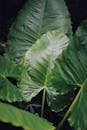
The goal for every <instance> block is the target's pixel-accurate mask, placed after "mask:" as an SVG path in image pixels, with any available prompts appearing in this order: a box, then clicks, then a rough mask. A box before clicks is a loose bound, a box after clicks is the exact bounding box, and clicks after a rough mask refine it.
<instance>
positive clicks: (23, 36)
mask: <svg viewBox="0 0 87 130" xmlns="http://www.w3.org/2000/svg"><path fill="white" fill-rule="evenodd" d="M70 24H71V23H70V19H69V13H68V10H67V7H66V5H65V3H64V0H33V1H32V0H28V1H27V3H26V4H25V6H24V8H23V9H22V10H21V11H20V13H19V16H18V17H17V18H16V20H15V22H14V24H13V26H12V27H11V30H10V33H9V36H8V42H7V53H8V54H9V55H10V56H11V58H13V59H15V60H17V61H19V60H20V59H21V58H23V56H25V53H26V52H27V51H28V49H29V47H30V46H32V45H33V44H34V43H35V42H36V40H38V39H39V38H40V37H41V35H42V34H43V33H46V32H48V31H50V30H54V29H59V30H62V31H63V32H64V33H66V34H71V25H70Z"/></svg>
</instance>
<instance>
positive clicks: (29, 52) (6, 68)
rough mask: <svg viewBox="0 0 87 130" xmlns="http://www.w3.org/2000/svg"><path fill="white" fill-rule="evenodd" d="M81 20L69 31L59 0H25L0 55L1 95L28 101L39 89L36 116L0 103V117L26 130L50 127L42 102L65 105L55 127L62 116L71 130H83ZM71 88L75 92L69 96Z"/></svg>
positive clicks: (86, 125) (57, 107)
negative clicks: (73, 29)
mask: <svg viewBox="0 0 87 130" xmlns="http://www.w3.org/2000/svg"><path fill="white" fill-rule="evenodd" d="M86 23H87V21H84V22H83V23H82V24H81V25H80V27H78V29H77V31H76V33H75V34H74V35H72V30H71V22H70V18H69V13H68V10H67V8H66V5H65V3H64V1H63V0H40V1H38V0H28V1H27V2H26V4H25V6H24V8H23V9H22V10H21V11H20V13H19V15H18V17H17V18H16V20H15V22H14V23H13V25H12V27H11V29H10V33H9V35H8V41H7V48H6V53H5V54H4V56H3V57H2V56H1V57H0V99H1V100H2V101H7V102H11V103H12V102H15V101H25V102H30V101H31V100H32V98H34V97H35V96H36V95H38V93H39V92H41V91H42V105H41V115H40V116H41V118H40V117H38V115H33V114H30V113H29V112H26V111H23V110H20V109H18V108H15V107H13V106H11V105H7V104H5V103H0V120H1V121H4V122H10V123H12V124H13V125H16V126H21V127H23V128H24V129H26V130H30V129H31V130H39V129H41V130H51V129H52V130H54V129H55V127H54V126H53V125H52V124H51V123H49V122H48V121H46V120H44V119H43V114H44V105H45V101H47V104H48V106H49V107H50V108H51V110H52V111H55V112H61V111H63V110H64V108H65V107H67V106H69V107H68V109H67V112H66V114H64V118H63V119H62V121H61V122H60V123H58V126H57V127H56V129H57V130H60V129H61V127H62V126H63V124H64V122H65V120H67V119H68V121H69V123H70V125H71V126H72V127H73V128H74V130H83V129H84V130H86V129H87V120H86V119H87V117H86V108H87V105H86V104H87V103H86V102H87V101H86V94H87V93H86V91H87V90H86V89H87V79H86V77H87V70H86V67H87V62H86V59H87V54H86V52H87V45H86V41H87V39H86V35H87V31H86V28H87V26H86ZM11 78H13V79H15V80H16V82H17V83H16V84H15V83H14V82H12V81H11ZM75 89H79V91H78V92H77V95H76V96H75V97H73V91H74V90H75ZM72 98H73V99H72ZM7 107H8V108H7ZM4 111H5V112H4ZM13 114H14V117H13V116H11V115H13ZM16 118H18V121H16ZM36 120H37V123H36V124H35V122H36ZM34 124H35V125H36V127H35V126H34Z"/></svg>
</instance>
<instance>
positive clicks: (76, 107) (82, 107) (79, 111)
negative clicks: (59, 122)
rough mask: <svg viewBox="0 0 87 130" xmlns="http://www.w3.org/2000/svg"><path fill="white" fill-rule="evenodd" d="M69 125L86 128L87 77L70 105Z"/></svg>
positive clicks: (76, 129) (80, 129)
mask: <svg viewBox="0 0 87 130" xmlns="http://www.w3.org/2000/svg"><path fill="white" fill-rule="evenodd" d="M70 109H71V113H70V117H69V119H68V120H69V122H70V125H71V126H73V127H74V129H75V130H87V79H86V80H85V81H84V83H83V84H82V86H81V89H80V90H79V93H78V95H77V97H76V98H75V100H74V102H73V104H72V106H71V107H70Z"/></svg>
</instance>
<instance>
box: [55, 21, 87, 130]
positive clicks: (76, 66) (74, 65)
mask: <svg viewBox="0 0 87 130" xmlns="http://www.w3.org/2000/svg"><path fill="white" fill-rule="evenodd" d="M83 23H84V24H83ZM83 23H82V24H81V26H80V27H79V28H78V30H77V32H76V34H75V37H74V39H73V43H72V44H69V45H70V46H69V47H68V49H67V50H66V51H65V52H63V54H62V57H60V58H59V59H57V60H56V62H55V67H54V69H55V71H56V70H57V73H56V75H59V76H58V77H57V83H58V82H59V81H60V85H62V86H64V84H66V86H69V87H70V88H72V86H73V87H74V89H75V88H79V91H78V93H77V95H76V97H75V98H74V99H73V102H72V103H71V105H70V107H69V109H68V111H67V113H66V114H65V116H64V118H63V120H62V121H61V123H60V124H59V126H58V128H60V127H61V126H62V125H63V123H64V121H65V120H66V118H68V119H69V122H70V125H71V126H72V127H74V128H75V130H82V129H84V130H86V129H87V114H86V113H87V112H86V110H87V100H86V97H87V60H86V59H87V30H86V27H87V22H86V21H85V22H83ZM83 37H84V40H83ZM60 77H61V78H62V80H61V78H60ZM55 79H56V78H55ZM55 81H56V80H55ZM61 81H62V82H61ZM66 88H67V87H66ZM68 91H69V89H67V92H68ZM61 92H64V91H63V89H62V87H61Z"/></svg>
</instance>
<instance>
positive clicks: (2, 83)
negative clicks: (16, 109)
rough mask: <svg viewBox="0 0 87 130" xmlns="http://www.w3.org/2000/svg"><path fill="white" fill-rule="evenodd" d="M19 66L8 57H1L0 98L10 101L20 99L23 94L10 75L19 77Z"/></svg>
mask: <svg viewBox="0 0 87 130" xmlns="http://www.w3.org/2000/svg"><path fill="white" fill-rule="evenodd" d="M17 73H18V72H17V67H16V65H15V64H14V63H13V62H11V61H10V60H9V59H8V57H0V99H2V100H6V101H9V102H13V101H20V100H22V96H21V94H20V91H19V89H18V88H17V86H16V85H13V83H12V82H10V80H8V79H9V77H12V78H15V77H16V78H17Z"/></svg>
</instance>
